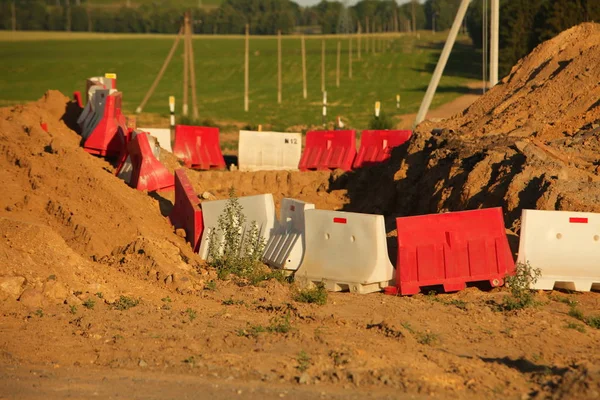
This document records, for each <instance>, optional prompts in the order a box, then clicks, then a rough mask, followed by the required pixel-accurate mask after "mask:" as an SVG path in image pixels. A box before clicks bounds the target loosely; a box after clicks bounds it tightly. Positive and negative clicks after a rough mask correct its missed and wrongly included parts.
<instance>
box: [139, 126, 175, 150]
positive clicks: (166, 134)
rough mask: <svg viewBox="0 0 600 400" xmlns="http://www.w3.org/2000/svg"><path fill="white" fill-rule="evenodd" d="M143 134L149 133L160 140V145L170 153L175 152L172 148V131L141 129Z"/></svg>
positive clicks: (166, 129) (165, 129)
mask: <svg viewBox="0 0 600 400" xmlns="http://www.w3.org/2000/svg"><path fill="white" fill-rule="evenodd" d="M139 129H140V130H141V131H142V132H147V133H149V134H150V135H152V136H154V137H155V138H156V139H157V140H158V145H159V146H160V147H162V148H163V149H165V150H166V151H168V152H169V153H172V152H173V148H172V147H171V130H170V129H168V128H139Z"/></svg>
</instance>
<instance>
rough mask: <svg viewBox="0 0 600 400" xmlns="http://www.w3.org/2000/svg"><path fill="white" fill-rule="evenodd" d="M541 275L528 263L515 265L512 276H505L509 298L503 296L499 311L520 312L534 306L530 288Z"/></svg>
mask: <svg viewBox="0 0 600 400" xmlns="http://www.w3.org/2000/svg"><path fill="white" fill-rule="evenodd" d="M540 275H541V271H540V269H539V268H533V267H532V266H531V265H530V264H529V262H527V263H517V265H515V273H514V275H507V276H506V278H505V281H506V285H507V286H508V287H509V289H510V296H505V297H504V301H503V302H502V304H501V306H500V309H501V310H503V311H512V310H521V309H523V308H527V307H531V306H533V305H535V298H534V295H533V292H532V291H531V289H530V287H531V285H533V284H534V283H536V282H537V280H538V278H539V277H540Z"/></svg>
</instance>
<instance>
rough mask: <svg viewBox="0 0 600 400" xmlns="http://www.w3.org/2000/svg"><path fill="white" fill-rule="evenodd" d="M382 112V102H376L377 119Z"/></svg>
mask: <svg viewBox="0 0 600 400" xmlns="http://www.w3.org/2000/svg"><path fill="white" fill-rule="evenodd" d="M380 110H381V102H379V101H376V102H375V117H377V118H379V111H380Z"/></svg>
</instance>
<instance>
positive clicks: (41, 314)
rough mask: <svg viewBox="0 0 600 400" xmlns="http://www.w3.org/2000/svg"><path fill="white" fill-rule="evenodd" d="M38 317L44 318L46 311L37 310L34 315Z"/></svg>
mask: <svg viewBox="0 0 600 400" xmlns="http://www.w3.org/2000/svg"><path fill="white" fill-rule="evenodd" d="M34 314H35V315H36V316H38V317H40V318H42V317H43V316H44V310H42V309H41V308H38V309H37V310H35V313H34Z"/></svg>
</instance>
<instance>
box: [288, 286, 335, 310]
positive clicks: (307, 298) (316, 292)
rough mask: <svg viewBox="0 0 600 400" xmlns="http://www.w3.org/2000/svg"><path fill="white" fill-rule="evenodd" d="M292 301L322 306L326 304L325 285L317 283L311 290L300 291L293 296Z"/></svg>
mask: <svg viewBox="0 0 600 400" xmlns="http://www.w3.org/2000/svg"><path fill="white" fill-rule="evenodd" d="M294 300H296V301H297V302H300V303H312V304H318V305H320V306H323V305H325V304H327V290H326V289H325V284H324V283H323V282H319V283H317V284H316V285H315V287H313V288H309V289H303V290H300V291H299V292H298V293H297V294H296V295H295V296H294Z"/></svg>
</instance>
